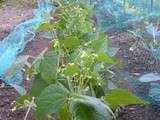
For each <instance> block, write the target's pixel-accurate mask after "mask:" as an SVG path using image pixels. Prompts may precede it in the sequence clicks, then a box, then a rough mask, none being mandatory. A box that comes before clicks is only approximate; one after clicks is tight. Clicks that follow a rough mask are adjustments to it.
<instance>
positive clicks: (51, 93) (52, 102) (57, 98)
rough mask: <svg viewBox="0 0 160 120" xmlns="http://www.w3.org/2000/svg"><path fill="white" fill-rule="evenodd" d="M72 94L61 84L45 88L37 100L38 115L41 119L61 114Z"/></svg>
mask: <svg viewBox="0 0 160 120" xmlns="http://www.w3.org/2000/svg"><path fill="white" fill-rule="evenodd" d="M69 96H70V92H69V91H68V90H67V89H66V88H65V87H64V86H63V85H61V84H58V83H57V84H51V85H49V86H48V87H47V88H45V89H44V90H43V91H42V93H41V95H40V96H39V97H38V100H37V113H38V116H39V117H45V116H47V115H50V114H52V113H56V112H59V111H60V109H62V108H63V106H64V105H65V103H66V102H67V99H68V98H69Z"/></svg>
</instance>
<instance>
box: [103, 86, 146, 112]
mask: <svg viewBox="0 0 160 120" xmlns="http://www.w3.org/2000/svg"><path fill="white" fill-rule="evenodd" d="M105 98H106V99H105V100H106V101H107V103H109V105H110V106H111V107H112V108H113V109H116V108H117V107H119V106H126V105H130V104H134V105H136V104H144V101H143V100H141V99H140V98H138V97H136V96H135V95H133V94H132V93H130V92H129V91H127V90H124V89H115V90H111V91H110V92H108V94H107V95H106V97H105Z"/></svg>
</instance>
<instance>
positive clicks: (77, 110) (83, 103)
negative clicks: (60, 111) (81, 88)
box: [70, 96, 113, 120]
mask: <svg viewBox="0 0 160 120" xmlns="http://www.w3.org/2000/svg"><path fill="white" fill-rule="evenodd" d="M70 111H71V113H72V115H73V116H74V117H75V119H76V120H111V119H112V118H113V113H112V111H111V109H110V108H109V107H108V106H107V105H106V104H104V103H103V102H101V101H100V100H99V99H97V98H94V97H89V96H78V97H77V98H75V99H74V100H73V101H72V102H71V104H70Z"/></svg>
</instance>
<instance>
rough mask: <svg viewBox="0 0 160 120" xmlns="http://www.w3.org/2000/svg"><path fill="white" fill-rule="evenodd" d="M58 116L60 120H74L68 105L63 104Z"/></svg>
mask: <svg viewBox="0 0 160 120" xmlns="http://www.w3.org/2000/svg"><path fill="white" fill-rule="evenodd" d="M60 118H61V120H74V119H73V118H72V115H71V114H70V112H69V108H68V105H67V104H66V105H64V107H63V109H62V110H61V111H60Z"/></svg>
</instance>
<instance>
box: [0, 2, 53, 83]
mask: <svg viewBox="0 0 160 120" xmlns="http://www.w3.org/2000/svg"><path fill="white" fill-rule="evenodd" d="M53 10H54V8H53V5H52V1H51V0H40V1H39V5H38V8H37V9H36V10H35V13H34V17H33V18H32V19H30V20H27V21H26V22H23V23H21V24H19V25H17V26H16V27H15V29H14V30H13V31H12V32H11V33H10V34H9V35H8V36H7V37H6V38H4V39H3V40H2V41H1V42H0V76H1V79H3V80H4V81H5V82H6V83H7V84H21V83H22V80H23V77H22V72H21V70H17V72H15V74H13V76H10V77H7V79H5V78H6V76H5V75H6V73H7V71H8V70H9V69H11V68H12V66H13V64H14V63H15V61H16V58H17V56H18V55H19V53H21V52H22V51H23V49H24V48H25V46H26V44H27V43H28V42H30V41H31V40H33V39H34V37H35V32H36V29H37V28H38V27H39V26H40V25H41V24H42V23H43V22H46V18H45V16H46V15H49V14H50V13H51V12H53ZM22 67H23V66H22Z"/></svg>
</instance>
